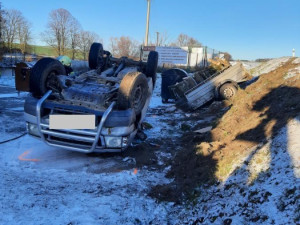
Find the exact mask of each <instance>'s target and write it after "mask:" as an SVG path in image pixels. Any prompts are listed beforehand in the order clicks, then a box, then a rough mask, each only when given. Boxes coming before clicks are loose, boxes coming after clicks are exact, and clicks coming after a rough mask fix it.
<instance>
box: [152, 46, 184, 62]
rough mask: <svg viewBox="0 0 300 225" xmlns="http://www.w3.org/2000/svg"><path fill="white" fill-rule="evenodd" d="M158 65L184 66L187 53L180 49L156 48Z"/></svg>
mask: <svg viewBox="0 0 300 225" xmlns="http://www.w3.org/2000/svg"><path fill="white" fill-rule="evenodd" d="M155 50H156V51H157V52H158V65H163V64H164V63H165V64H175V65H186V64H187V56H188V51H187V50H185V49H183V48H180V47H156V49H155Z"/></svg>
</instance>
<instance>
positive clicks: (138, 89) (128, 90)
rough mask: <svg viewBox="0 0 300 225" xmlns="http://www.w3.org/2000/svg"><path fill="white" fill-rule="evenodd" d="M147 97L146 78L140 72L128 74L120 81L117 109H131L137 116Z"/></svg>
mask: <svg viewBox="0 0 300 225" xmlns="http://www.w3.org/2000/svg"><path fill="white" fill-rule="evenodd" d="M147 95H148V83H147V78H146V76H145V75H144V74H142V73H140V72H133V73H128V74H126V75H125V76H124V78H123V79H122V81H121V84H120V88H119V93H118V101H117V105H118V108H119V109H128V108H132V109H133V110H134V112H135V114H136V115H139V114H140V113H141V111H142V109H143V107H144V105H145V103H146V100H147Z"/></svg>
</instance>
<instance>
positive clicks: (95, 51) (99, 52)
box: [89, 42, 103, 69]
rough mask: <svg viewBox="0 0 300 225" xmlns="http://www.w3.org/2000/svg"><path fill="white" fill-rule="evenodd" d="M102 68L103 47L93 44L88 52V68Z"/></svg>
mask: <svg viewBox="0 0 300 225" xmlns="http://www.w3.org/2000/svg"><path fill="white" fill-rule="evenodd" d="M102 66H103V46H102V44H100V43H96V42H94V43H93V44H92V45H91V48H90V52H89V67H90V68H91V69H97V68H101V67H102Z"/></svg>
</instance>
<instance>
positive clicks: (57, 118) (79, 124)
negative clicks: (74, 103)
mask: <svg viewBox="0 0 300 225" xmlns="http://www.w3.org/2000/svg"><path fill="white" fill-rule="evenodd" d="M95 121H96V120H95V115H50V117H49V128H50V129H95Z"/></svg>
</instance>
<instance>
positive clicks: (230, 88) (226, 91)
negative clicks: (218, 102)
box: [219, 83, 237, 100]
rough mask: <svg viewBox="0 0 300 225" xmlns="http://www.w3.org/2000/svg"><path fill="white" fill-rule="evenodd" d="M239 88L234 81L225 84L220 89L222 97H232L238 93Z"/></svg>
mask: <svg viewBox="0 0 300 225" xmlns="http://www.w3.org/2000/svg"><path fill="white" fill-rule="evenodd" d="M236 92H237V88H236V87H235V85H234V84H232V83H226V84H223V85H222V86H221V87H220V89H219V94H220V97H221V98H222V99H227V100H228V99H231V98H233V96H234V95H235V94H236Z"/></svg>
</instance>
